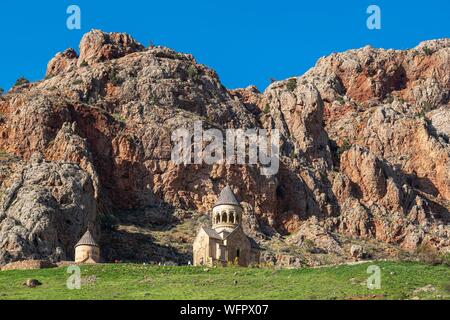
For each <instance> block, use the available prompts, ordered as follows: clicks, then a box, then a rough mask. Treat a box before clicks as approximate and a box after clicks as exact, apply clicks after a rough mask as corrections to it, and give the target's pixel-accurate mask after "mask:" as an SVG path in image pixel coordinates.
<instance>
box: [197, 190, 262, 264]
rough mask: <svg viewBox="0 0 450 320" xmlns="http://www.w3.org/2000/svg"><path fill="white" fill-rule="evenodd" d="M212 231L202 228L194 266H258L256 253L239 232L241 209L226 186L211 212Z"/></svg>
mask: <svg viewBox="0 0 450 320" xmlns="http://www.w3.org/2000/svg"><path fill="white" fill-rule="evenodd" d="M211 218H212V221H211V222H212V228H210V227H206V226H202V227H201V228H200V230H199V232H198V234H197V236H196V237H195V240H194V248H193V255H194V265H195V266H201V265H207V266H212V265H226V264H227V263H236V264H238V265H240V266H248V265H249V264H251V263H254V262H259V249H258V248H257V245H256V243H255V242H254V241H253V240H252V239H251V238H249V237H248V236H247V235H246V234H245V233H244V230H243V229H242V226H241V222H242V207H241V205H240V204H239V202H238V201H237V200H236V196H235V195H234V193H233V191H232V190H231V188H230V187H229V186H227V187H225V188H224V189H223V190H222V192H221V193H220V196H219V199H218V200H217V202H216V204H215V205H214V207H213V209H212V214H211Z"/></svg>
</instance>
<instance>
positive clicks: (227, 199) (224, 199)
mask: <svg viewBox="0 0 450 320" xmlns="http://www.w3.org/2000/svg"><path fill="white" fill-rule="evenodd" d="M224 204H228V205H233V206H239V205H240V204H239V202H238V201H237V200H236V196H235V195H234V193H233V191H232V190H231V188H230V186H226V187H225V188H224V189H223V190H222V192H220V195H219V199H217V202H216V204H215V205H214V207H217V206H220V205H224Z"/></svg>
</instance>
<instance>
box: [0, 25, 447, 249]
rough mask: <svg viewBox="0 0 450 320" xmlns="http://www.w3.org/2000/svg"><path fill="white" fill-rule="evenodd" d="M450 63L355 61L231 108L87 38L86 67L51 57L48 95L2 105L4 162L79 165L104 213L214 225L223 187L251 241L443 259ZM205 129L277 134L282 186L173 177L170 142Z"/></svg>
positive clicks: (164, 67)
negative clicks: (391, 249)
mask: <svg viewBox="0 0 450 320" xmlns="http://www.w3.org/2000/svg"><path fill="white" fill-rule="evenodd" d="M425 47H427V48H428V49H427V50H425V49H424V48H425ZM449 55H450V43H449V42H448V40H437V41H431V42H427V43H424V44H421V45H420V46H419V47H417V48H415V49H411V50H407V51H393V50H381V49H372V48H364V49H361V50H351V51H348V52H345V53H341V54H333V55H331V56H329V57H326V58H323V59H321V60H319V62H318V63H317V66H316V67H315V68H313V69H311V70H310V71H309V72H308V73H307V74H305V75H304V76H302V77H300V78H296V79H289V80H286V81H281V82H275V83H273V84H272V85H271V86H270V87H269V88H267V90H266V91H265V92H264V93H260V92H259V91H258V90H257V89H256V88H254V87H249V88H247V89H238V90H233V91H230V92H229V91H227V90H226V89H225V88H224V87H223V86H222V85H221V83H220V81H219V80H218V77H217V75H216V73H215V72H214V71H213V70H210V69H208V68H207V67H205V66H202V65H199V64H197V63H196V62H195V60H194V58H193V57H192V56H191V55H186V54H180V53H177V52H174V51H172V50H170V49H167V48H162V47H156V48H148V49H145V48H144V47H143V46H142V45H140V44H139V43H138V42H136V41H135V40H133V39H132V38H131V37H130V36H129V35H126V34H117V33H112V34H107V33H103V32H101V31H98V30H94V31H92V32H90V33H88V34H86V35H85V36H84V37H83V39H82V41H81V44H80V56H79V57H78V56H77V54H76V53H75V52H74V51H73V50H67V51H65V52H64V53H60V54H58V55H56V56H55V58H53V59H52V60H51V61H50V62H49V65H48V68H47V78H46V80H43V81H40V82H37V83H33V84H31V85H28V86H24V87H20V88H15V89H13V90H12V91H11V92H10V93H8V94H7V95H5V96H4V97H2V98H1V99H0V112H1V113H2V114H3V120H2V122H1V123H0V136H1V139H0V148H1V149H3V150H5V151H7V152H9V153H12V154H15V155H17V156H19V157H22V158H24V159H25V160H28V159H29V158H30V156H31V155H32V154H33V153H34V152H36V151H39V152H41V153H42V154H43V155H44V156H45V158H46V160H48V161H52V162H58V161H64V162H70V163H75V164H78V165H79V166H80V167H81V169H82V170H83V171H84V172H86V173H87V174H88V175H89V176H90V178H91V181H92V188H93V190H94V196H95V199H96V201H97V207H98V208H99V209H98V211H99V212H100V211H101V212H115V211H117V210H122V209H136V208H144V207H146V206H155V205H160V204H166V205H170V206H173V207H175V208H183V209H193V210H197V211H200V212H203V213H207V212H208V211H209V210H210V209H211V207H212V205H213V203H214V201H215V200H216V195H217V194H218V193H219V191H220V189H221V188H222V187H223V186H225V185H226V184H230V185H232V186H234V188H235V190H234V191H235V192H236V194H237V196H238V198H239V199H240V200H241V201H243V202H245V203H246V208H247V209H248V211H249V212H252V213H254V215H255V216H254V219H253V220H251V221H253V222H252V223H253V224H257V225H258V226H259V227H258V228H259V229H260V230H258V231H263V232H267V233H268V234H270V233H272V234H273V233H277V232H279V233H281V234H293V235H294V236H295V235H297V236H298V238H299V239H300V240H299V241H300V242H302V241H303V240H301V239H304V238H305V237H306V238H308V237H310V238H313V239H312V240H313V241H315V240H314V239H316V240H317V241H318V242H324V243H326V246H327V247H330V248H333V249H332V251H333V252H337V251H339V250H338V249H336V246H338V245H339V242H338V241H334V240H333V239H334V238H333V237H332V236H331V233H337V234H342V235H346V236H350V237H355V238H375V239H378V240H380V241H384V242H388V243H393V244H398V245H401V246H403V247H404V248H407V249H409V250H414V249H415V248H416V247H417V246H418V245H420V244H421V243H431V244H433V245H434V246H435V247H437V248H439V249H440V250H448V249H449V248H450V242H449V238H450V237H449V234H450V233H449V227H448V222H449V221H450V214H449V205H448V203H449V201H450V160H449V153H450V152H449V150H450V146H449V143H448V129H447V127H448V126H446V125H445V123H446V122H445V121H447V123H448V121H449V120H448V113H447V112H445V110H448V107H449V105H448V104H449V97H450V93H449V91H450V80H449V74H450V73H449V70H450V65H449V60H450V59H449ZM433 115H434V116H433ZM436 115H442V116H439V117H437V116H436ZM442 117H444V120H442ZM445 119H446V120H445ZM196 120H202V121H204V123H205V126H209V127H215V128H219V129H221V130H224V129H226V128H251V127H262V128H266V129H268V130H273V129H278V130H279V131H280V132H281V136H282V146H281V152H282V155H281V163H280V170H279V172H278V174H276V175H275V176H273V177H265V176H261V174H260V171H259V168H258V166H237V165H224V164H217V165H214V166H208V165H187V166H177V165H175V164H173V163H172V162H171V161H170V157H171V151H172V144H171V141H170V138H171V134H172V132H173V131H174V130H175V129H178V128H180V127H182V126H187V125H192V124H193V123H194V121H196ZM314 225H316V226H314ZM318 225H320V228H319V227H318ZM253 227H254V229H258V228H256V227H255V226H253ZM268 230H269V231H268ZM321 232H324V233H325V234H326V235H321ZM330 250H331V249H330Z"/></svg>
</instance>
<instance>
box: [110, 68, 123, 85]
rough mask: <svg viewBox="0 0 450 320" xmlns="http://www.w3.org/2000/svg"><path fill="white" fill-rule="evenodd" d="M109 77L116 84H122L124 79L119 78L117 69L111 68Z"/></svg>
mask: <svg viewBox="0 0 450 320" xmlns="http://www.w3.org/2000/svg"><path fill="white" fill-rule="evenodd" d="M108 79H109V81H110V82H111V83H112V84H113V85H115V86H120V85H121V84H122V83H123V80H122V79H120V78H119V76H118V74H117V71H116V70H115V69H111V70H110V71H109V73H108Z"/></svg>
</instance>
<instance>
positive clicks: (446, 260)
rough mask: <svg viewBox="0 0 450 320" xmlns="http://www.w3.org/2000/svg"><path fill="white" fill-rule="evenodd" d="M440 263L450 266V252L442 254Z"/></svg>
mask: <svg viewBox="0 0 450 320" xmlns="http://www.w3.org/2000/svg"><path fill="white" fill-rule="evenodd" d="M442 264H445V265H446V266H449V267H450V253H447V254H445V255H443V256H442ZM449 285H450V284H449Z"/></svg>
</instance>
